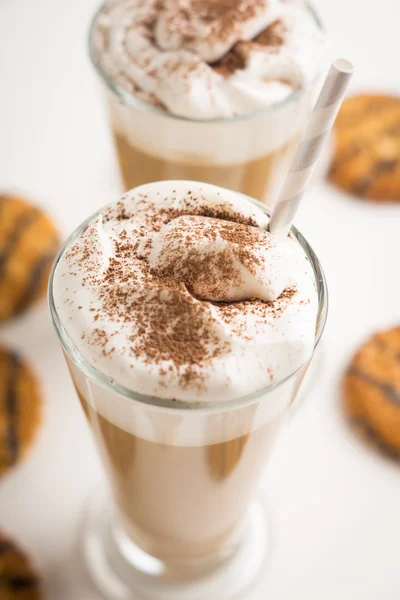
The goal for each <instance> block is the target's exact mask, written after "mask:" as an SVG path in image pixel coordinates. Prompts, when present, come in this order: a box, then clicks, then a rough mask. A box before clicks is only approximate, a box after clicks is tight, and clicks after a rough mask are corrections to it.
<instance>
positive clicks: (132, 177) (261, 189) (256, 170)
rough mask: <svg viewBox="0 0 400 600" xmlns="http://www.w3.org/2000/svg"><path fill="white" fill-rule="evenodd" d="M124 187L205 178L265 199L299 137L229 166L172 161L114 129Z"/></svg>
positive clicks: (207, 181) (202, 179)
mask: <svg viewBox="0 0 400 600" xmlns="http://www.w3.org/2000/svg"><path fill="white" fill-rule="evenodd" d="M114 139H115V144H116V148H117V154H118V159H119V164H120V168H121V172H122V178H123V182H124V187H125V189H126V190H129V189H131V188H133V187H136V186H138V185H142V184H144V183H150V182H152V181H162V180H165V179H185V180H188V181H204V182H205V183H212V184H214V185H219V186H222V187H226V188H228V189H231V190H235V191H238V192H241V193H243V194H247V195H248V196H252V197H253V198H256V199H259V200H262V199H263V198H264V196H265V192H266V190H267V189H268V186H269V184H270V182H271V181H272V178H273V177H274V174H275V173H274V172H275V170H276V169H277V168H278V167H279V165H280V164H281V163H282V161H284V160H287V157H288V155H290V154H291V153H292V152H293V150H294V148H295V147H296V145H297V143H298V141H297V139H295V140H292V141H291V142H289V143H288V144H286V145H285V146H283V147H282V148H280V149H279V150H276V151H274V152H271V153H270V154H267V155H265V156H262V157H260V158H257V159H255V160H251V161H249V162H242V163H239V164H232V165H227V166H214V165H212V164H200V163H197V164H196V163H195V161H194V162H193V164H191V163H188V162H176V161H168V160H164V159H162V158H158V157H157V156H152V155H151V154H147V153H146V152H143V151H142V150H139V149H138V148H135V147H134V146H131V145H130V144H129V143H128V142H127V140H126V138H125V137H124V136H122V135H120V134H119V133H117V132H116V131H114Z"/></svg>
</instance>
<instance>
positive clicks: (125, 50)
mask: <svg viewBox="0 0 400 600" xmlns="http://www.w3.org/2000/svg"><path fill="white" fill-rule="evenodd" d="M322 42H323V36H322V34H321V32H320V31H319V29H318V27H317V25H316V23H315V20H314V18H313V17H312V15H311V13H310V12H309V10H308V8H307V7H306V6H305V5H304V4H303V2H300V3H299V2H295V1H294V0H108V2H106V4H105V6H104V9H103V10H102V11H101V12H100V14H99V16H98V18H97V21H96V25H95V30H94V37H93V43H94V48H95V51H96V54H97V56H98V61H99V63H100V65H101V67H102V69H103V70H104V71H105V72H106V73H107V74H108V76H109V77H111V78H112V79H113V80H115V82H117V83H118V84H119V85H121V86H122V87H124V88H126V89H128V91H130V92H133V93H135V94H137V95H138V96H139V97H141V98H142V99H145V100H147V101H148V102H149V103H152V104H155V105H158V106H161V107H163V108H165V109H166V110H168V111H169V112H171V113H172V114H175V115H179V116H183V117H186V118H191V119H213V118H221V117H232V116H235V115H239V114H247V113H251V112H253V111H256V110H259V109H261V108H264V107H266V106H269V105H271V104H274V103H277V102H280V101H282V100H284V99H285V98H287V97H288V96H289V95H290V93H291V92H292V91H293V90H294V89H296V88H298V87H301V86H305V85H307V84H308V83H309V82H310V81H311V80H312V79H313V78H314V77H315V75H316V72H317V69H318V66H319V65H318V60H317V58H316V57H317V56H319V54H320V52H319V49H320V46H321V44H322Z"/></svg>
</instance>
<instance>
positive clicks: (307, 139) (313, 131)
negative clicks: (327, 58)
mask: <svg viewBox="0 0 400 600" xmlns="http://www.w3.org/2000/svg"><path fill="white" fill-rule="evenodd" d="M352 73H353V65H352V64H351V63H350V62H349V61H348V60H344V59H342V58H340V59H338V60H336V61H335V62H334V63H333V64H332V66H331V68H330V70H329V73H328V75H327V77H326V79H325V83H324V85H323V86H322V89H321V92H320V94H319V96H318V100H317V102H316V104H315V107H314V110H313V113H312V115H311V118H310V121H309V123H308V125H307V127H306V130H305V132H304V135H303V138H302V141H301V142H300V144H299V147H298V149H297V151H296V153H295V155H294V157H293V160H292V163H291V165H290V168H289V173H288V175H287V178H286V180H285V182H284V184H283V188H282V190H281V193H280V195H279V199H278V201H277V203H276V205H275V208H274V210H273V213H272V215H271V219H270V222H269V225H268V230H269V231H270V232H271V233H274V234H276V235H279V236H286V235H287V234H288V233H289V231H290V227H291V225H292V221H293V217H294V215H295V214H296V211H297V208H298V206H299V204H300V201H301V199H302V197H303V194H304V192H305V190H306V188H307V185H308V183H309V181H310V179H311V176H312V174H313V171H314V168H315V165H316V163H317V160H318V158H319V156H320V154H321V149H322V146H323V144H324V142H325V140H326V138H327V137H328V134H329V132H330V130H331V129H332V125H333V123H334V121H335V118H336V115H337V113H338V111H339V108H340V106H341V104H342V101H343V97H344V95H345V93H346V90H347V86H348V84H349V81H350V77H351V75H352Z"/></svg>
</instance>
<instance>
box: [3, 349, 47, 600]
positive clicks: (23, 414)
mask: <svg viewBox="0 0 400 600" xmlns="http://www.w3.org/2000/svg"><path fill="white" fill-rule="evenodd" d="M41 409H42V399H41V396H40V392H39V388H38V384H37V380H36V377H35V376H34V374H33V372H32V370H31V368H30V367H29V366H28V365H27V364H26V363H25V361H23V360H22V359H21V357H20V356H18V355H17V354H16V353H14V352H9V351H8V350H5V349H4V348H0V475H2V474H3V473H4V471H6V470H7V469H8V468H9V467H12V466H13V465H15V464H16V463H18V462H19V461H20V460H21V458H22V457H23V456H24V454H25V453H26V451H27V450H28V448H29V447H30V445H31V444H32V442H33V439H34V437H35V434H36V431H37V429H38V425H39V423H40V417H41ZM0 598H1V596H0Z"/></svg>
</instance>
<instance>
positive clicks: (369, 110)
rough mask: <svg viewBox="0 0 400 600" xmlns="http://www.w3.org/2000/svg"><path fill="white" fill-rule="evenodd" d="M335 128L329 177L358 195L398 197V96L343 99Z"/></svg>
mask: <svg viewBox="0 0 400 600" xmlns="http://www.w3.org/2000/svg"><path fill="white" fill-rule="evenodd" d="M334 131H335V134H336V148H335V151H334V157H333V163H332V166H331V168H330V172H329V178H330V180H331V181H332V182H334V183H335V184H337V185H338V186H339V187H341V188H343V189H344V190H346V191H348V192H350V193H352V194H355V195H356V196H359V197H361V198H366V199H370V200H387V201H396V200H400V97H394V96H383V95H361V96H353V97H352V98H349V99H347V100H345V102H344V103H343V105H342V107H341V109H340V111H339V114H338V116H337V119H336V122H335V126H334Z"/></svg>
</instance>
